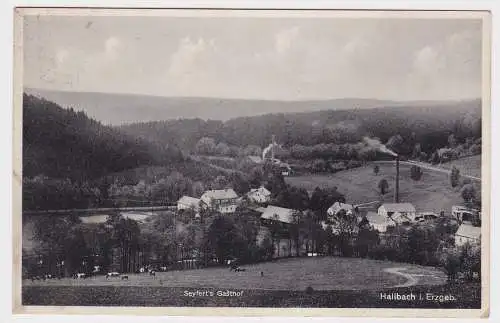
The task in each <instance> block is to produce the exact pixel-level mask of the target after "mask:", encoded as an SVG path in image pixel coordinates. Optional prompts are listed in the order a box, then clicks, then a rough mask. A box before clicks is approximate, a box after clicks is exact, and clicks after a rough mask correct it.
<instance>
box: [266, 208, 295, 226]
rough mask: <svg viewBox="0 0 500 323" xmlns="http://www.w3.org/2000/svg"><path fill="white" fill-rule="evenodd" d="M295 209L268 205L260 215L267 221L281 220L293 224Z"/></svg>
mask: <svg viewBox="0 0 500 323" xmlns="http://www.w3.org/2000/svg"><path fill="white" fill-rule="evenodd" d="M294 213H295V210H292V209H286V208H284V207H279V206H274V205H268V206H267V208H265V209H264V212H263V213H262V215H261V216H260V218H261V219H262V220H264V221H265V222H268V221H279V222H282V223H287V224H292V223H293V222H294Z"/></svg>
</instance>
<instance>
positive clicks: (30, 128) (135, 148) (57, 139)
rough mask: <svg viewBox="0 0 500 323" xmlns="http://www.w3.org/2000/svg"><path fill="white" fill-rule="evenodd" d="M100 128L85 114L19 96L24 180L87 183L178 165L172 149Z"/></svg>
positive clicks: (34, 98) (180, 156) (47, 102)
mask: <svg viewBox="0 0 500 323" xmlns="http://www.w3.org/2000/svg"><path fill="white" fill-rule="evenodd" d="M165 147H166V146H165V145H163V146H159V145H154V144H152V143H151V142H147V141H145V140H141V139H137V138H133V137H131V136H130V135H127V134H124V133H122V132H121V131H120V130H118V129H115V128H112V127H109V126H104V125H102V124H101V123H100V122H97V121H95V120H93V119H91V118H88V117H87V116H86V114H85V113H84V112H81V111H80V112H76V111H74V110H72V109H63V108H61V107H60V106H59V105H57V104H55V103H53V102H50V101H47V100H45V99H40V98H37V97H35V96H31V95H27V94H24V96H23V175H24V176H27V177H31V176H36V175H41V174H43V175H45V176H48V177H53V178H70V179H73V180H87V179H91V178H96V177H99V176H103V175H105V174H108V173H110V172H118V171H122V170H125V169H130V168H134V167H138V166H141V165H158V164H165V163H169V162H173V161H180V160H181V158H182V154H181V152H180V150H178V149H176V148H165Z"/></svg>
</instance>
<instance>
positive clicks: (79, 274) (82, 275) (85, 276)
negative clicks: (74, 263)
mask: <svg viewBox="0 0 500 323" xmlns="http://www.w3.org/2000/svg"><path fill="white" fill-rule="evenodd" d="M74 278H75V279H80V278H81V279H85V278H87V275H86V274H85V273H76V274H75V276H74Z"/></svg>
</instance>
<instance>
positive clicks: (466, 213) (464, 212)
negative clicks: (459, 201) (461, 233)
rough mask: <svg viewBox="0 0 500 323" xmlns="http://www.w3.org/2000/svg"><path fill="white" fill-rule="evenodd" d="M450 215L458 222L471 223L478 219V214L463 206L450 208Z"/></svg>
mask: <svg viewBox="0 0 500 323" xmlns="http://www.w3.org/2000/svg"><path fill="white" fill-rule="evenodd" d="M451 214H452V215H453V216H454V217H455V218H456V219H457V220H458V222H460V223H463V222H467V223H469V224H470V223H472V222H473V221H474V220H476V219H479V212H478V211H477V210H474V209H470V208H467V207H465V206H457V205H454V206H452V207H451Z"/></svg>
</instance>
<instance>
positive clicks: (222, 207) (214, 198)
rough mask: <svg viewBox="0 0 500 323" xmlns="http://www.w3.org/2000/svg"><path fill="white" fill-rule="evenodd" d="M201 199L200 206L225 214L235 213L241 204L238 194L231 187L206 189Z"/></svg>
mask: <svg viewBox="0 0 500 323" xmlns="http://www.w3.org/2000/svg"><path fill="white" fill-rule="evenodd" d="M200 200H201V202H200V206H202V207H204V208H208V209H212V210H215V211H218V212H220V213H223V214H227V213H234V212H235V211H236V208H237V207H238V205H239V200H238V195H237V194H236V192H235V191H234V190H233V189H231V188H229V189H225V190H211V191H206V192H205V193H203V195H202V196H201V198H200Z"/></svg>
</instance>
